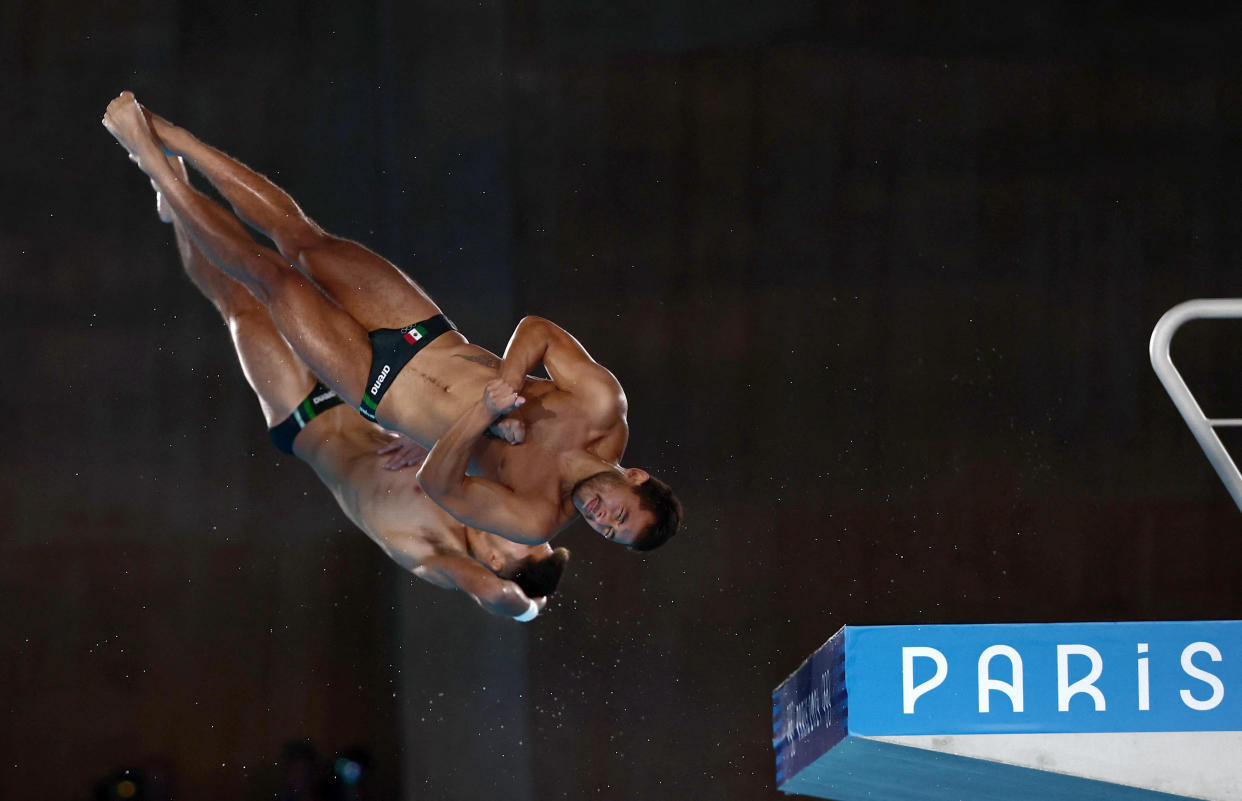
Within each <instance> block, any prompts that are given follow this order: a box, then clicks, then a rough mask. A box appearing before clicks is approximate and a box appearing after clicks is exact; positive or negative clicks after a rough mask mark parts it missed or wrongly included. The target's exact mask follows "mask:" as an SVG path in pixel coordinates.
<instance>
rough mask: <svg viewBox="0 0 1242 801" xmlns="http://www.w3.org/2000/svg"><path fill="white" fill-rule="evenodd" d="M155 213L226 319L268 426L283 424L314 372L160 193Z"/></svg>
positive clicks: (176, 165) (178, 167)
mask: <svg viewBox="0 0 1242 801" xmlns="http://www.w3.org/2000/svg"><path fill="white" fill-rule="evenodd" d="M169 161H170V164H171V165H172V167H173V170H174V172H176V173H177V174H178V176H179V177H180V178H181V180H182V181H186V182H187V183H188V180H189V179H188V176H187V175H186V171H185V165H184V164H182V163H181V159H180V158H175V157H174V158H173V159H170V160H169ZM156 209H157V211H158V213H159V216H160V219H161V220H163V221H164V222H167V223H172V226H173V230H174V233H175V236H176V239H177V252H178V253H179V254H180V255H181V266H182V267H184V268H185V272H186V275H188V276H189V277H190V280H191V281H192V282H193V283H194V285H195V286H196V287H198V289H199V291H200V292H202V293H203V295H204V296H205V297H206V298H207V299H208V300H210V301H211V303H212V305H214V306H215V307H216V309H217V310H218V311H219V312H220V316H221V317H223V318H224V322H225V325H227V326H228V329H229V336H230V337H231V338H232V340H233V348H234V349H235V350H236V351H237V360H238V362H240V363H241V368H242V373H244V374H245V376H246V380H247V381H248V382H249V383H250V388H251V389H253V390H254V394H255V395H256V396H258V399H259V406H260V407H262V409H263V417H264V419H265V420H266V421H267V426H268V428H271V427H273V426H275V425H277V424H279V423H280V422H281V421H283V420H284V419H285V418H286V417H288V416H289V414H290V413H291V412H292V411H293V409H294V408H295V407H296V406H297V405H298V404H299V403H301V402H302V399H303V398H305V397H306V394H307V393H308V392H310V390H311V388H312V387H314V386H315V380H316V379H315V377H314V375H313V374H312V373H311V371H310V368H308V367H307V366H306V364H305V363H304V362H303V361H302V360H301V359H300V358H298V355H297V354H296V353H294V352H293V348H291V347H289V343H288V342H286V341H285V340H284V337H282V336H281V335H280V332H279V331H278V330H276V324H275V323H273V322H272V318H271V316H270V315H269V314H268V312H267V309H266V308H264V306H263V304H262V303H259V301H258V300H256V299H255V297H254V295H252V294H250V292H249V290H247V289H246V288H245V287H244V286H242V285H241V284H240V283H238V282H237V281H234V280H233V279H232V278H229V277H228V276H227V275H225V274H224V273H223V272H221V271H220V270H219V268H217V267H216V266H215V265H214V264H212V263H211V262H210V261H209V260H208V259H207V257H206V256H205V255H203V252H202V250H200V249H199V247H198V245H196V244H195V243H194V240H193V239H192V238H191V237H190V235H189V234H187V233H186V230H185V226H184V225H183V224H182V222H181V221H180V220H179V219H177V216H176V214H175V213H174V212H173V210H172V208H171V206H170V204H169V203H168V201H167V200H166V199H165V197H164V195H163V194H161V193H158V192H157V195H156Z"/></svg>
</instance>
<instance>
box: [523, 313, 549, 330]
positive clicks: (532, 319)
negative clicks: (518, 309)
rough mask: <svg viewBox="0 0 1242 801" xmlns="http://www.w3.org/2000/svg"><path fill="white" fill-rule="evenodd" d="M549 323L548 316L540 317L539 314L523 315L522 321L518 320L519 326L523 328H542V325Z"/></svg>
mask: <svg viewBox="0 0 1242 801" xmlns="http://www.w3.org/2000/svg"><path fill="white" fill-rule="evenodd" d="M549 324H550V321H549V320H548V319H547V318H546V317H539V316H538V315H534V314H528V315H526V316H525V317H523V318H522V319H521V321H519V322H518V328H523V329H526V328H540V327H544V326H547V325H549Z"/></svg>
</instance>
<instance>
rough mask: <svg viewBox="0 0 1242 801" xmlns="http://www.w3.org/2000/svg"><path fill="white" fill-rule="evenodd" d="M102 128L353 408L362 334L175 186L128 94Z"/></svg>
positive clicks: (199, 198) (361, 379) (364, 355)
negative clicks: (123, 149) (105, 129)
mask: <svg viewBox="0 0 1242 801" xmlns="http://www.w3.org/2000/svg"><path fill="white" fill-rule="evenodd" d="M104 126H105V127H106V128H107V129H108V130H109V131H110V132H111V133H112V135H113V136H114V137H116V139H117V141H119V142H120V143H121V144H122V145H124V146H125V148H126V149H127V150H128V151H129V152H130V154H131V155H132V156H133V157H134V160H135V161H137V163H138V166H139V167H141V168H142V170H143V172H145V173H146V174H147V175H148V176H150V178H151V180H152V181H153V182H154V183H155V185H156V188H157V189H158V191H159V192H160V194H161V195H163V196H164V199H165V200H166V201H167V203H168V205H169V207H170V208H171V209H172V212H173V214H174V215H175V216H176V218H177V219H178V220H180V222H181V224H182V227H183V230H184V232H185V233H186V234H188V235H189V237H190V239H191V240H192V241H193V242H194V244H195V245H197V246H198V248H199V249H200V250H201V252H202V253H203V254H204V255H205V256H206V257H207V258H208V259H210V260H211V262H212V263H213V264H215V265H216V266H217V267H219V268H220V269H222V270H224V271H225V272H226V273H228V274H229V275H230V276H231V277H232V278H234V279H236V280H238V281H240V282H241V283H242V284H244V285H245V287H246V288H247V289H248V290H250V292H251V294H253V295H254V296H255V297H256V298H257V299H258V300H259V301H261V302H262V303H263V304H264V305H265V306H266V307H267V309H268V311H269V313H270V315H271V318H272V320H273V321H274V322H275V323H276V326H277V328H278V329H279V330H280V333H281V334H283V335H284V338H285V339H286V340H287V341H288V342H289V344H290V345H292V346H293V348H294V350H295V351H296V352H297V354H298V355H299V356H300V357H301V358H302V360H303V361H304V362H305V363H306V364H307V366H309V367H310V369H311V370H312V371H314V373H315V374H316V375H318V376H319V377H320V378H321V379H323V380H324V381H325V382H326V383H327V384H328V385H329V386H331V387H332V388H333V389H335V390H336V392H337V394H339V395H340V396H341V397H342V398H344V399H345V400H346V401H348V402H349V403H351V404H353V405H355V406H356V405H358V403H360V402H361V399H362V392H363V385H364V384H365V382H366V370H367V365H368V364H369V363H370V360H371V347H370V342H369V340H368V338H367V332H366V329H365V328H363V327H362V325H360V324H359V322H358V321H357V320H355V319H354V318H353V317H351V316H350V315H349V314H347V313H346V312H345V311H343V310H342V309H341V308H340V307H339V306H337V305H336V304H335V303H333V302H332V301H330V300H328V299H327V298H326V297H324V295H323V293H322V292H320V291H319V289H318V288H316V287H315V286H314V285H313V284H312V283H311V282H310V281H309V280H308V279H307V278H306V277H305V276H303V275H302V274H300V273H299V272H297V271H296V270H294V269H293V268H292V267H290V266H289V264H288V263H287V262H285V261H284V260H283V259H281V257H280V256H279V254H277V253H275V252H273V251H271V250H269V249H268V248H265V247H262V246H261V245H259V244H257V243H256V242H255V241H254V240H253V239H252V238H251V237H250V235H249V234H248V233H247V232H246V229H245V228H244V227H243V226H242V224H241V223H240V222H239V221H238V220H237V218H236V217H234V216H233V215H232V214H230V213H229V212H227V211H225V210H224V209H223V208H221V207H220V206H218V205H217V204H216V203H215V202H214V201H212V200H211V199H210V198H208V197H207V196H206V195H203V194H202V193H201V192H199V191H197V190H196V189H194V188H193V187H192V186H190V184H189V183H188V182H186V181H183V180H181V177H180V176H179V175H177V173H176V171H175V170H174V169H173V167H172V166H171V165H170V164H169V162H168V159H167V158H166V157H165V155H164V153H163V151H162V150H161V149H160V145H159V143H158V142H157V141H156V139H155V137H154V135H153V134H152V133H151V130H150V128H149V127H148V124H147V120H146V117H145V115H144V114H143V111H142V108H141V107H140V106H139V105H138V102H137V101H136V100H135V99H134V96H133V95H132V94H130V93H129V92H125V93H123V94H122V95H121V96H120V97H118V98H117V99H115V100H113V101H112V103H110V104H109V105H108V111H107V113H106V114H105V115H104Z"/></svg>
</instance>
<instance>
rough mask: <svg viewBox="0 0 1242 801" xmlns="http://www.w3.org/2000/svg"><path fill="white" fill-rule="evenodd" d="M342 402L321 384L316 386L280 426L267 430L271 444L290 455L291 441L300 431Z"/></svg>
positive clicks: (291, 452) (291, 449) (291, 451)
mask: <svg viewBox="0 0 1242 801" xmlns="http://www.w3.org/2000/svg"><path fill="white" fill-rule="evenodd" d="M344 402H345V401H343V400H341V399H340V398H338V397H337V395H336V393H335V392H333V391H332V390H330V389H328V388H327V387H325V386H324V385H323V384H316V385H315V388H314V389H312V390H311V391H310V394H309V395H307V396H306V400H304V401H302V402H301V403H299V404H298V407H297V408H296V409H294V410H293V414H291V415H289V416H288V417H286V418H285V419H284V421H283V422H281V423H280V425H278V426H275V427H273V428H269V429H268V430H267V433H268V435H269V436H270V437H271V438H272V444H273V445H275V446H276V447H277V448H279V449H280V450H282V451H284V452H285V453H288V454H290V455H292V454H293V440H294V439H296V438H297V436H298V434H299V433H301V431H302V429H304V428H306V424H307V423H309V422H310V421H311V420H314V419H315V418H316V417H318V416H319V415H321V414H323V413H324V412H326V411H327V410H329V409H331V408H332V407H333V406H340V405H341V404H342V403H344Z"/></svg>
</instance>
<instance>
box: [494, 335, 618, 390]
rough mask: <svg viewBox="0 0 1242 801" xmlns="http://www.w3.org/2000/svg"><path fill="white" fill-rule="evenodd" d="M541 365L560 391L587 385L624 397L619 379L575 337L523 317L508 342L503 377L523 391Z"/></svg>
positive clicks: (501, 371)
mask: <svg viewBox="0 0 1242 801" xmlns="http://www.w3.org/2000/svg"><path fill="white" fill-rule="evenodd" d="M540 364H542V365H543V367H544V369H545V370H547V372H548V377H549V378H551V379H552V381H553V382H555V383H556V385H557V388H558V389H562V390H565V391H567V392H573V391H575V390H577V389H580V388H582V387H583V386H585V385H593V386H598V385H600V384H601V383H602V384H603V385H605V387H606V388H607V389H609V390H614V391H615V392H616V393H617V394H618V395H619V396H621V397H622V398H623V397H624V396H623V395H621V385H620V384H619V383H618V382H617V379H616V377H615V376H613V374H612V373H610V372H608V370H607V369H605V368H604V367H603V366H602V365H600V364H599V363H598V362H596V361H595V360H594V359H592V358H591V354H589V353H587V351H586V348H584V347H582V343H580V342H579V341H578V340H577V339H574V337H573V335H572V334H570V333H569V332H568V331H566V330H565V329H564V328H561V327H560V326H559V325H557V324H556V323H554V322H552V321H551V320H545V319H544V318H542V317H534V316H531V317H524V318H522V321H521V322H520V323H518V325H517V328H515V329H514V330H513V336H511V337H510V338H509V344H508V346H507V347H506V348H505V355H504V362H503V363H502V364H501V366H500V377H501V378H502V379H503V380H504V381H506V382H507V383H508V384H509V385H510V386H513V387H517V388H519V389H520V388H521V386H522V382H523V381H525V380H526V376H527V374H529V373H530V372H531V371H533V370H534V369H535V368H536V367H537V366H539V365H540Z"/></svg>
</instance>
